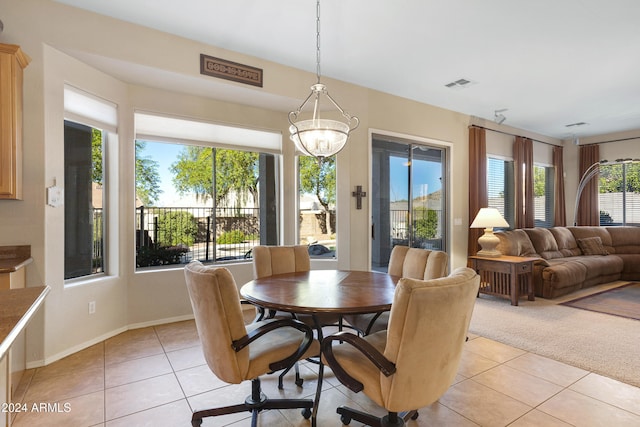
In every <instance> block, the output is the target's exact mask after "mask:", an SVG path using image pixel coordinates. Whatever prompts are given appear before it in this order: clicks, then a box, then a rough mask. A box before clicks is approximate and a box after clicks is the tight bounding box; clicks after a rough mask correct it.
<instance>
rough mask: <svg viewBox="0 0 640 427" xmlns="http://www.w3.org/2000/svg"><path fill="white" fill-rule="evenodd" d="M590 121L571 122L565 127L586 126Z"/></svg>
mask: <svg viewBox="0 0 640 427" xmlns="http://www.w3.org/2000/svg"><path fill="white" fill-rule="evenodd" d="M588 124H589V123H586V122H576V123H569V124H568V125H565V127H568V128H571V127H579V126H586V125H588Z"/></svg>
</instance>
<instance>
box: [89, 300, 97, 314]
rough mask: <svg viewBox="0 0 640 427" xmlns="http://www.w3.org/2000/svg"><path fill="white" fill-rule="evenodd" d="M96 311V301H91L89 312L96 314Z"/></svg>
mask: <svg viewBox="0 0 640 427" xmlns="http://www.w3.org/2000/svg"><path fill="white" fill-rule="evenodd" d="M95 312H96V302H95V301H89V314H95Z"/></svg>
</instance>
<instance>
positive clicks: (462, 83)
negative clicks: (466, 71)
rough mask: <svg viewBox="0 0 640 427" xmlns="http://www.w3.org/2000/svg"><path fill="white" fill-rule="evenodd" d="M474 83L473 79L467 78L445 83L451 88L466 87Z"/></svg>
mask: <svg viewBox="0 0 640 427" xmlns="http://www.w3.org/2000/svg"><path fill="white" fill-rule="evenodd" d="M473 84H474V82H473V81H471V80H467V79H458V80H456V81H453V82H451V83H447V84H445V86H446V87H448V88H449V89H464V88H466V87H469V86H472V85H473Z"/></svg>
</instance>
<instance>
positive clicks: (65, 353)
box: [26, 314, 193, 369]
mask: <svg viewBox="0 0 640 427" xmlns="http://www.w3.org/2000/svg"><path fill="white" fill-rule="evenodd" d="M191 319H193V314H187V315H184V316H176V317H169V318H165V319H158V320H153V321H150V322H141V323H132V324H130V325H128V326H123V327H121V328H117V329H115V330H113V331H110V332H107V333H106V334H102V335H100V336H98V337H95V338H93V339H91V340H89V341H85V342H83V343H81V344H78V345H75V346H73V347H71V348H68V349H66V350H64V351H61V352H60V353H57V354H54V355H52V356H49V357H45V358H44V359H40V360H32V361H30V362H27V365H26V368H27V369H34V368H40V367H42V366H46V365H49V364H50V363H53V362H56V361H58V360H60V359H63V358H65V357H67V356H70V355H72V354H74V353H77V352H79V351H81V350H84V349H86V348H89V347H91V346H92V345H96V344H98V343H101V342H102V341H105V340H108V339H109V338H112V337H115V336H116V335H118V334H121V333H123V332H126V331H128V330H131V329H140V328H148V327H150V326H158V325H164V324H167V323H175V322H181V321H184V320H191Z"/></svg>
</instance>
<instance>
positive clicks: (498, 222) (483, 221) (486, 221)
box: [470, 208, 509, 228]
mask: <svg viewBox="0 0 640 427" xmlns="http://www.w3.org/2000/svg"><path fill="white" fill-rule="evenodd" d="M470 227H471V228H493V227H509V223H508V222H507V221H506V220H505V219H504V218H503V217H502V215H501V214H500V211H498V209H496V208H480V211H478V214H477V215H476V217H475V219H474V220H473V222H472V223H471V226H470Z"/></svg>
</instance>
